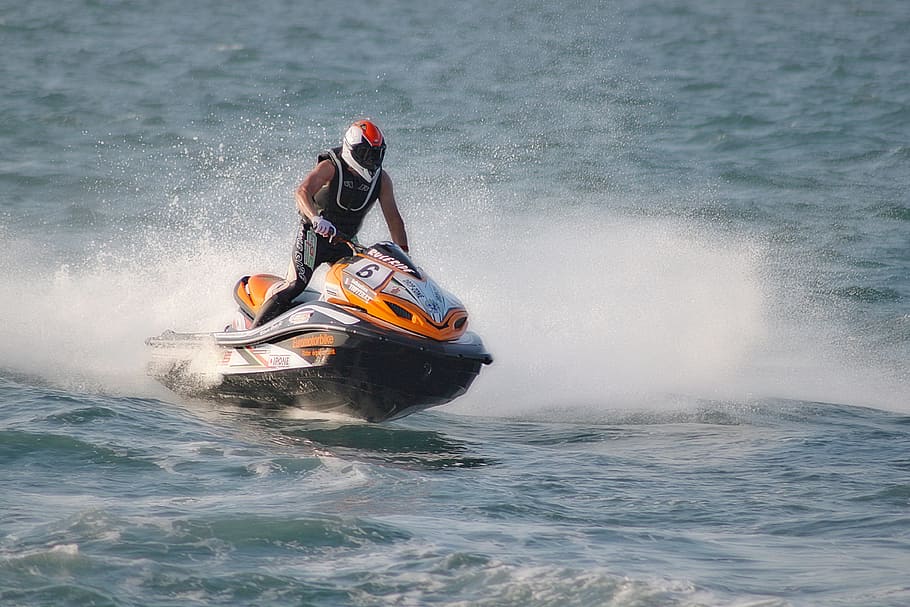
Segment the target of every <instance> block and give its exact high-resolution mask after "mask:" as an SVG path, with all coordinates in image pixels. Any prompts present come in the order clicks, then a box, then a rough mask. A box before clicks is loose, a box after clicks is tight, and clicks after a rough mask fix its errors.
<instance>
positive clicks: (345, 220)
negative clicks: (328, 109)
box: [253, 120, 408, 327]
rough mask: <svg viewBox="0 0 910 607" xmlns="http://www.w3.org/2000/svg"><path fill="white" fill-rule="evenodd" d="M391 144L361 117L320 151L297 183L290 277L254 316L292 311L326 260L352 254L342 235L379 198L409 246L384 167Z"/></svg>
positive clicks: (396, 236) (399, 239)
mask: <svg viewBox="0 0 910 607" xmlns="http://www.w3.org/2000/svg"><path fill="white" fill-rule="evenodd" d="M385 150H386V143H385V138H384V137H383V135H382V131H380V130H379V127H378V126H376V125H375V124H374V123H373V122H372V121H370V120H358V121H357V122H355V123H354V124H352V125H351V126H350V127H349V128H348V130H347V132H345V134H344V140H343V141H342V144H341V146H340V147H337V148H332V149H331V150H328V151H326V152H323V153H322V154H320V155H319V159H318V164H317V165H316V167H315V168H314V169H313V170H312V171H310V174H309V175H307V176H306V177H305V178H304V179H303V183H301V184H300V186H299V187H298V188H297V192H296V195H295V197H296V199H297V211H298V212H299V213H300V230H299V231H298V233H297V240H296V243H295V245H294V258H293V259H292V260H291V265H290V268H289V269H288V277H287V278H286V279H285V280H284V281H283V282H280V283H277V284H276V285H275V286H274V287H272V289H270V290H269V291H270V292H269V294H268V295H267V297H266V300H265V301H264V302H263V303H262V306H261V307H260V309H259V314H257V316H256V319H255V320H254V321H253V326H254V327H258V326H259V325H261V324H263V323H266V322H268V321H270V320H272V319H273V318H275V317H276V316H278V315H279V314H281V313H282V312H285V311H287V310H288V309H289V308H290V306H291V302H292V301H293V300H294V298H295V297H297V296H298V295H300V293H302V292H303V290H304V289H305V288H306V286H307V284H309V282H310V279H311V278H312V277H313V272H314V271H315V269H316V268H317V267H318V266H319V265H320V264H322V263H332V262H335V261H337V260H339V259H341V258H342V257H347V256H349V255H350V254H351V249H350V248H349V247H348V246H347V245H345V244H343V243H340V242H332V238H333V237H334V236H335V235H336V233H337V234H342V235H344V236H345V237H347V238H353V237H354V236H355V235H356V234H357V232H358V230H360V226H361V224H362V223H363V219H364V217H365V216H366V214H367V212H368V211H369V210H370V208H371V207H372V206H373V204H374V203H375V202H376V201H377V200H378V201H379V207H380V208H381V209H382V215H383V217H384V218H385V222H386V225H387V226H388V228H389V233H390V235H391V236H392V240H393V241H394V242H395V244H397V245H398V246H400V247H401V248H402V249H404V250H405V251H407V250H408V235H407V233H406V232H405V228H404V220H403V219H402V218H401V213H400V212H399V211H398V204H397V203H396V202H395V192H394V190H393V189H392V179H391V178H390V177H389V175H388V173H386V172H385V171H384V170H382V161H383V158H384V157H385Z"/></svg>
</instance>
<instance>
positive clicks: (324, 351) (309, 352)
mask: <svg viewBox="0 0 910 607" xmlns="http://www.w3.org/2000/svg"><path fill="white" fill-rule="evenodd" d="M300 355H301V356H305V357H307V358H320V357H322V358H324V357H326V356H335V348H306V349H304V350H301V351H300Z"/></svg>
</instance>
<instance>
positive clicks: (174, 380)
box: [146, 237, 493, 422]
mask: <svg viewBox="0 0 910 607" xmlns="http://www.w3.org/2000/svg"><path fill="white" fill-rule="evenodd" d="M337 238H340V237H337ZM342 241H343V242H346V243H347V244H348V245H349V246H350V247H351V252H352V255H351V256H350V257H346V258H344V259H342V260H340V261H338V262H336V263H335V264H333V265H332V266H331V267H330V268H329V270H328V271H327V272H326V275H325V279H324V281H323V286H322V287H321V288H320V289H318V290H316V289H312V288H310V287H308V289H307V290H306V291H304V293H303V294H301V295H300V296H298V297H297V299H295V300H294V305H293V307H292V308H291V309H290V310H288V311H286V312H284V313H283V314H281V315H280V316H278V317H276V318H275V319H274V320H272V321H270V322H268V323H265V324H263V325H261V326H258V327H253V326H252V324H253V319H254V318H255V317H256V313H257V312H258V310H259V306H260V305H261V304H262V302H263V301H265V299H266V298H267V296H268V294H269V293H268V291H269V289H270V288H272V287H273V285H276V283H278V282H280V281H281V280H282V278H281V277H279V276H274V275H271V274H256V275H253V276H244V277H243V278H241V279H240V280H239V281H238V282H237V284H236V286H235V288H234V299H235V300H236V302H237V304H238V310H237V313H236V317H235V318H234V320H233V322H232V323H231V325H229V326H228V327H226V328H225V330H223V331H219V332H214V333H176V332H174V331H165V332H164V333H162V334H161V335H159V336H158V337H152V338H149V339H148V340H146V343H147V344H148V345H149V346H150V347H151V352H152V356H151V361H150V363H149V373H150V374H151V375H152V376H153V377H155V378H156V379H157V380H158V381H160V382H161V383H162V384H164V386H166V387H167V388H169V389H170V390H172V391H173V392H175V393H178V394H181V395H183V396H187V397H192V398H203V399H215V400H224V401H230V402H234V403H237V404H240V405H252V406H266V407H285V406H296V407H300V408H303V409H307V410H311V411H316V412H334V413H342V414H346V415H350V416H355V417H359V418H362V419H364V420H367V421H370V422H381V421H386V420H391V419H396V418H401V417H404V416H406V415H409V414H411V413H414V412H416V411H420V410H423V409H426V408H428V407H435V406H438V405H443V404H445V403H448V402H450V401H452V400H453V399H455V398H458V397H459V396H461V395H463V394H464V393H465V392H466V391H467V390H468V388H469V387H470V386H471V383H472V382H473V381H474V379H475V378H476V377H477V375H478V374H479V373H480V369H481V367H482V366H483V365H488V364H490V363H491V362H492V361H493V358H492V356H491V355H490V353H489V352H487V350H486V348H485V347H484V344H483V342H482V340H481V339H480V337H479V336H478V335H477V334H475V333H473V332H471V331H468V313H467V311H466V310H465V307H464V306H463V305H462V303H461V302H460V301H459V300H458V299H457V298H456V297H455V296H453V295H452V294H450V293H448V292H447V291H445V290H444V289H442V288H441V287H440V286H439V285H438V284H437V283H436V282H435V281H434V280H433V279H432V278H430V277H429V276H428V275H427V274H426V272H425V271H424V270H423V269H421V268H419V267H417V265H415V264H414V262H413V261H412V260H411V258H410V257H409V256H408V255H407V254H406V253H405V252H404V251H403V250H402V249H401V248H400V247H399V246H398V245H396V244H394V243H392V242H380V243H377V244H374V245H372V246H369V247H363V246H360V245H358V244H355V243H352V242H350V241H348V240H344V239H342ZM314 282H315V281H314ZM311 284H312V283H311Z"/></svg>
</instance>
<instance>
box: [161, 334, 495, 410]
mask: <svg viewBox="0 0 910 607" xmlns="http://www.w3.org/2000/svg"><path fill="white" fill-rule="evenodd" d="M457 350H458V351H457V352H456V353H453V352H452V351H450V349H447V348H446V347H444V346H442V345H433V346H432V347H424V346H415V345H413V344H410V343H408V344H403V343H396V342H395V341H391V340H385V339H383V340H376V339H374V338H365V337H361V336H356V335H350V336H349V337H348V339H347V340H346V343H345V344H344V345H343V346H341V347H336V348H335V353H334V354H333V356H332V357H331V359H330V360H328V361H326V362H325V364H322V365H320V366H313V367H307V368H295V369H286V370H270V371H258V372H250V373H236V374H225V375H223V376H221V377H220V378H219V380H218V381H217V382H215V383H214V384H213V383H211V382H206V381H204V380H203V379H201V378H200V377H199V376H196V375H193V374H192V373H189V372H188V369H187V368H186V367H182V365H181V364H179V363H176V364H174V365H173V366H171V367H170V368H169V369H162V368H159V369H158V372H156V373H155V375H156V376H157V377H158V379H159V380H160V381H161V382H162V383H164V384H165V386H167V387H168V388H170V389H171V390H173V391H175V392H177V393H180V394H184V395H186V396H191V397H196V398H209V399H217V400H227V401H230V402H233V403H237V404H240V405H244V406H257V407H263V406H264V407H286V406H297V407H300V408H303V409H306V410H310V411H316V412H326V413H328V412H332V413H342V414H346V415H351V416H355V417H359V418H362V419H364V420H366V421H370V422H381V421H386V420H391V419H395V418H400V417H404V416H405V415H409V414H411V413H415V412H417V411H420V410H423V409H427V408H429V407H435V406H438V405H443V404H446V403H448V402H450V401H452V400H453V399H455V398H457V397H459V396H461V395H462V394H464V393H465V392H466V391H467V389H468V388H469V387H470V385H471V383H472V382H473V381H474V379H475V378H476V377H477V375H478V374H479V373H480V369H481V366H482V364H483V363H484V356H486V357H488V356H489V355H487V354H486V353H485V352H478V353H477V354H474V353H473V352H471V351H470V349H468V350H465V348H464V347H459V348H457ZM481 353H482V356H481V355H480V354H481ZM472 354H473V355H472Z"/></svg>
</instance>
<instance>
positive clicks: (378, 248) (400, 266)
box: [365, 240, 423, 280]
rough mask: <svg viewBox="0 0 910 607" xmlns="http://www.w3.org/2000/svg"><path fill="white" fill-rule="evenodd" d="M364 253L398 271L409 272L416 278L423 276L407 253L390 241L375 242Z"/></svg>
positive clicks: (419, 278) (420, 278)
mask: <svg viewBox="0 0 910 607" xmlns="http://www.w3.org/2000/svg"><path fill="white" fill-rule="evenodd" d="M365 254H366V255H368V256H369V257H375V258H376V259H378V260H380V261H382V262H385V263H387V264H389V265H390V266H392V267H394V268H396V269H397V270H399V271H400V272H405V273H406V274H410V275H412V276H414V277H415V278H417V279H418V280H422V279H423V276H421V275H420V270H419V269H418V268H417V266H416V265H415V264H414V262H413V261H411V258H410V257H408V254H407V253H405V252H404V251H403V250H402V248H401V247H399V246H398V245H397V244H395V243H394V242H392V241H389V240H386V241H383V242H377V243H376V244H374V245H373V246H371V247H370V248H369V249H367V250H366V253H365Z"/></svg>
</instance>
